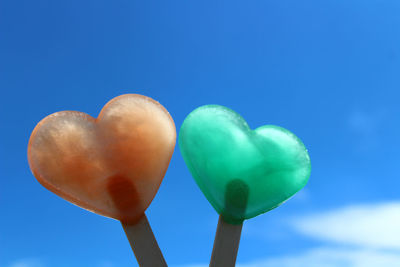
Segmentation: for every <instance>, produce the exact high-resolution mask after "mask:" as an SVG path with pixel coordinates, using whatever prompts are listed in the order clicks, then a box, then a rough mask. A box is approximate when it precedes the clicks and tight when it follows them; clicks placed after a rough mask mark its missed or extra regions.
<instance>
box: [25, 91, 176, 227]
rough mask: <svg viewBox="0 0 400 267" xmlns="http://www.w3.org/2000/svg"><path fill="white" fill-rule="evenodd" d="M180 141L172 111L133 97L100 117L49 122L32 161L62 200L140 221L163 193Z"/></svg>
mask: <svg viewBox="0 0 400 267" xmlns="http://www.w3.org/2000/svg"><path fill="white" fill-rule="evenodd" d="M175 141H176V130H175V125H174V122H173V120H172V118H171V116H170V115H169V113H168V111H167V110H166V109H165V108H164V107H163V106H161V105H160V104H159V103H158V102H156V101H155V100H153V99H151V98H149V97H146V96H142V95H137V94H128V95H122V96H119V97H116V98H114V99H112V100H111V101H109V102H108V103H107V104H106V105H105V106H104V107H103V109H102V110H101V112H100V114H99V117H98V118H97V119H95V118H93V117H91V116H89V115H87V114H85V113H82V112H77V111H61V112H57V113H54V114H52V115H49V116H47V117H46V118H44V119H43V120H42V121H40V122H39V123H38V125H37V126H36V127H35V129H34V131H33V132H32V135H31V137H30V140H29V145H28V161H29V165H30V168H31V170H32V172H33V174H34V176H35V177H36V179H37V180H38V181H39V182H40V183H41V184H42V185H43V186H44V187H46V188H47V189H49V190H50V191H52V192H54V193H55V194H57V195H59V196H60V197H62V198H64V199H66V200H67V201H70V202H72V203H73V204H75V205H78V206H80V207H82V208H85V209H88V210H90V211H93V212H95V213H98V214H101V215H103V216H107V217H111V218H114V219H118V220H120V221H122V222H124V223H134V222H136V221H137V220H138V219H140V217H141V216H142V215H143V214H144V211H145V210H146V209H147V207H148V206H149V205H150V203H151V201H152V200H153V198H154V196H155V194H156V193H157V190H158V188H159V186H160V184H161V181H162V179H163V177H164V175H165V172H166V170H167V168H168V165H169V161H170V159H171V156H172V153H173V150H174V147H175Z"/></svg>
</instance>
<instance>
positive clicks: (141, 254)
mask: <svg viewBox="0 0 400 267" xmlns="http://www.w3.org/2000/svg"><path fill="white" fill-rule="evenodd" d="M121 224H122V227H123V228H124V231H125V234H126V236H127V237H128V240H129V243H130V245H131V248H132V250H133V253H134V254H135V256H136V259H137V261H138V263H139V266H140V267H166V266H168V265H167V263H166V262H165V259H164V257H163V255H162V253H161V250H160V247H159V246H158V244H157V241H156V238H155V237H154V234H153V231H152V230H151V227H150V224H149V221H148V220H147V217H146V215H143V217H142V218H141V219H140V220H139V221H138V222H137V223H136V224H124V223H122V222H121Z"/></svg>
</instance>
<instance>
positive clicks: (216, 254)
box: [210, 216, 243, 267]
mask: <svg viewBox="0 0 400 267" xmlns="http://www.w3.org/2000/svg"><path fill="white" fill-rule="evenodd" d="M242 226H243V223H241V224H229V223H227V222H225V221H224V219H223V218H222V216H219V220H218V226H217V233H216V234H215V240H214V247H213V251H212V255H211V262H210V267H222V266H223V267H234V266H235V262H236V256H237V253H238V249H239V242H240V234H241V233H242Z"/></svg>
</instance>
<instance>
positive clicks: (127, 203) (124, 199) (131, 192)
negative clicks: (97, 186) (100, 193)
mask: <svg viewBox="0 0 400 267" xmlns="http://www.w3.org/2000/svg"><path fill="white" fill-rule="evenodd" d="M107 191H108V193H109V194H110V196H111V199H112V201H113V203H114V205H115V207H116V208H117V209H118V211H119V212H120V213H121V222H123V223H134V222H135V221H128V220H126V219H124V217H126V215H125V214H135V212H136V210H137V209H138V205H139V204H140V199H139V194H138V192H137V190H136V188H135V185H134V184H133V182H132V181H131V180H130V179H128V178H126V177H125V176H123V175H120V174H116V175H114V176H111V177H109V178H108V179H107ZM137 219H139V218H137Z"/></svg>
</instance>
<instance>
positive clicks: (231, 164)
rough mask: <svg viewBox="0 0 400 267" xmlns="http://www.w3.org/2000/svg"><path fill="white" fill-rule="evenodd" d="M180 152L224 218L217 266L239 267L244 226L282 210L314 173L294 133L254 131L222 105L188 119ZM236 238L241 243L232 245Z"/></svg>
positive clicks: (272, 129)
mask: <svg viewBox="0 0 400 267" xmlns="http://www.w3.org/2000/svg"><path fill="white" fill-rule="evenodd" d="M179 147H180V149H181V152H182V156H183V158H184V160H185V162H186V165H187V166H188V168H189V170H190V172H191V174H192V176H193V178H194V179H195V181H196V183H197V185H198V186H199V188H200V189H201V190H202V192H203V193H204V195H205V197H206V198H207V199H208V201H209V202H210V203H211V205H212V206H213V207H214V209H215V210H216V211H217V212H218V213H219V214H220V215H221V217H220V221H219V226H218V230H217V234H216V239H215V244H214V250H213V256H212V260H211V264H214V263H216V262H218V263H216V264H217V265H215V266H224V267H229V266H234V262H235V259H236V252H237V247H238V244H239V240H240V229H241V225H242V223H243V221H244V220H246V219H250V218H253V217H255V216H257V215H260V214H262V213H265V212H267V211H269V210H271V209H274V208H276V207H278V206H279V205H281V204H282V203H283V202H284V201H286V200H287V199H288V198H290V197H291V196H293V195H294V194H295V193H296V192H298V191H299V190H300V189H301V188H303V187H304V186H305V185H306V183H307V181H308V179H309V176H310V172H311V164H310V158H309V156H308V153H307V150H306V148H305V146H304V145H303V143H302V142H301V141H300V139H298V138H297V137H296V136H295V135H294V134H292V133H291V132H290V131H288V130H286V129H284V128H281V127H278V126H273V125H266V126H262V127H259V128H257V129H256V130H251V129H250V127H249V126H248V125H247V123H246V121H245V120H244V119H243V118H242V117H241V116H240V115H239V114H237V113H236V112H234V111H233V110H231V109H229V108H226V107H223V106H218V105H206V106H202V107H199V108H197V109H196V110H194V111H193V112H191V113H190V114H189V115H188V116H187V118H186V119H185V121H184V122H183V124H182V127H181V130H180V134H179ZM235 181H236V182H235ZM239 181H240V182H239ZM230 225H237V227H230ZM228 227H230V228H229V229H230V230H229V229H228ZM239 228H240V229H239ZM232 235H234V236H238V237H237V238H236V239H234V240H231V241H226V239H227V238H229V236H232ZM227 243H228V244H230V246H231V249H230V250H229V249H227V250H228V252H229V251H230V252H229V253H230V254H232V253H233V254H234V258H231V259H230V260H229V259H227V258H226V259H225V256H224V255H225V254H226V253H228V252H221V253H219V252H218V251H224V250H223V249H222V247H225V248H226V247H228V245H227ZM232 243H234V244H232ZM236 243H237V245H236ZM221 244H222V245H221ZM235 248H236V251H235ZM229 253H228V254H229ZM219 257H221V258H223V259H222V261H224V260H226V262H220V261H219ZM228 261H229V262H228Z"/></svg>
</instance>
